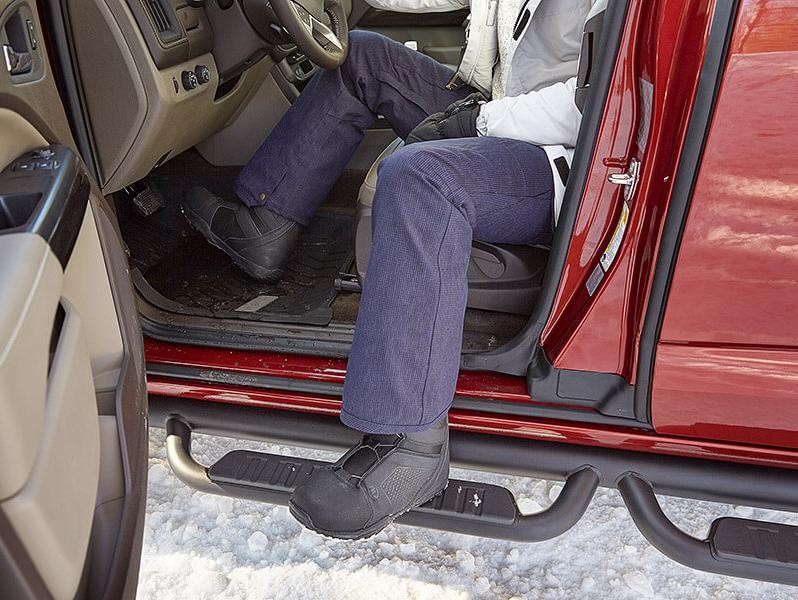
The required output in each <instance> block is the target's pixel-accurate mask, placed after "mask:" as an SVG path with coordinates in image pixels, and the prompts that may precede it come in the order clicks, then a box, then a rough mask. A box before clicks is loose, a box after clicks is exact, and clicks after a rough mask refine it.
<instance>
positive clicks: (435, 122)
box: [405, 92, 485, 144]
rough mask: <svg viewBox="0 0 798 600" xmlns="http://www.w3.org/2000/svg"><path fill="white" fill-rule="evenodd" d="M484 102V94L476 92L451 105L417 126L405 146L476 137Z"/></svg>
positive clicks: (409, 135)
mask: <svg viewBox="0 0 798 600" xmlns="http://www.w3.org/2000/svg"><path fill="white" fill-rule="evenodd" d="M484 101H485V98H484V97H483V96H482V94H480V93H479V92H475V93H473V94H471V95H469V96H466V97H465V98H463V99H462V100H458V101H457V102H454V103H453V104H450V105H449V107H448V108H447V109H446V110H445V111H443V112H439V113H435V114H432V115H430V116H428V117H427V118H426V119H424V120H423V121H421V123H419V124H418V125H416V128H415V129H414V130H413V131H411V132H410V133H409V134H408V136H407V139H406V140H405V144H412V143H413V142H426V141H429V140H442V139H447V138H464V137H476V136H477V117H478V116H479V109H480V107H481V106H482V103H483V102H484Z"/></svg>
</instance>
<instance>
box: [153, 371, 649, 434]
mask: <svg viewBox="0 0 798 600" xmlns="http://www.w3.org/2000/svg"><path fill="white" fill-rule="evenodd" d="M147 375H148V376H150V377H152V376H156V377H169V378H174V379H182V380H188V381H200V382H204V383H218V384H224V385H235V386H240V387H242V388H249V389H252V388H255V389H263V390H278V391H286V392H295V393H305V394H321V395H324V396H334V397H341V396H342V395H343V385H341V384H338V383H328V382H323V381H304V380H297V379H291V378H288V377H274V376H270V375H258V374H252V373H237V372H233V371H225V370H222V369H207V368H200V367H190V366H183V365H165V364H158V363H148V364H147ZM574 404H575V406H574V407H568V406H561V405H555V404H543V403H539V402H538V403H536V404H534V405H532V404H523V403H520V402H509V401H508V402H505V401H500V400H485V399H482V398H472V397H468V396H455V398H454V402H453V403H452V406H453V407H454V408H457V409H462V410H473V411H480V412H484V413H490V414H499V415H515V416H523V417H541V418H547V419H559V420H563V421H576V422H579V423H594V424H597V425H607V426H616V427H629V426H630V425H631V426H633V427H636V428H639V429H649V428H650V426H649V425H648V424H646V423H636V422H633V421H630V419H628V418H626V417H618V416H613V415H612V414H602V413H601V409H602V408H606V407H604V406H594V405H592V404H590V403H587V402H583V403H581V404H579V403H577V402H574Z"/></svg>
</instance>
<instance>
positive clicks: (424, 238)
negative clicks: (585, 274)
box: [236, 31, 553, 433]
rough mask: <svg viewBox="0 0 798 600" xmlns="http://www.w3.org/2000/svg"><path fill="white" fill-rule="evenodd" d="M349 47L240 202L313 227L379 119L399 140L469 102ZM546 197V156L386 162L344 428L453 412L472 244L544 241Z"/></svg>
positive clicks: (512, 150) (430, 79)
mask: <svg viewBox="0 0 798 600" xmlns="http://www.w3.org/2000/svg"><path fill="white" fill-rule="evenodd" d="M349 42H350V46H349V56H348V58H347V60H346V62H345V63H344V64H343V65H342V66H341V67H340V68H338V69H336V70H334V71H323V72H320V73H318V74H317V75H316V76H315V77H314V78H313V80H312V81H311V82H310V83H309V84H308V86H307V88H306V89H305V90H304V91H303V92H302V94H301V95H300V97H299V99H298V100H297V101H296V102H295V103H294V105H293V106H292V107H291V109H289V111H288V112H287V113H286V115H285V116H284V117H283V119H282V120H281V122H280V123H279V124H278V125H277V127H275V129H274V131H273V132H272V133H271V134H270V135H269V137H268V139H267V140H266V141H265V142H264V143H263V145H262V146H261V147H260V149H259V150H258V151H257V153H256V154H255V156H254V157H253V158H252V160H251V161H250V162H249V163H248V164H247V165H246V167H244V169H243V170H242V172H241V174H240V176H239V179H238V181H237V184H236V192H237V193H238V195H239V196H240V198H241V199H242V200H243V201H244V202H246V203H247V204H249V205H250V206H254V205H262V204H265V205H266V206H268V207H269V208H270V209H271V210H273V211H275V212H278V213H280V214H282V215H284V216H287V217H289V218H291V219H294V220H296V221H299V222H300V223H303V224H307V222H308V221H309V220H310V218H311V217H312V216H313V213H314V212H315V211H316V209H317V208H318V207H319V205H321V203H322V202H323V201H324V198H325V196H326V195H327V193H328V192H329V191H330V189H331V188H332V186H333V184H334V183H335V180H336V179H337V178H338V175H339V174H340V173H341V171H342V170H343V168H344V166H345V165H346V163H347V162H348V161H349V158H350V157H351V156H352V154H353V153H354V151H355V149H356V148H357V145H358V143H359V142H360V141H361V139H362V138H363V134H364V130H365V128H366V127H368V126H369V125H370V124H371V123H373V122H374V120H375V119H376V118H377V115H378V114H379V115H383V116H384V117H385V118H386V119H387V121H388V122H389V123H390V125H391V127H393V129H394V130H395V131H396V133H397V134H398V135H400V136H402V137H405V136H406V135H407V134H408V133H409V132H410V131H411V130H412V129H413V128H414V127H415V126H416V125H417V124H418V123H419V122H421V121H422V120H423V119H424V118H425V117H426V116H428V115H429V114H431V113H434V112H438V111H441V110H444V109H445V108H446V107H447V106H448V105H449V104H451V103H452V102H454V101H455V100H458V99H459V98H462V97H464V96H466V95H468V94H469V93H471V92H472V91H473V90H472V89H468V88H466V89H460V90H457V91H450V90H447V89H446V83H447V82H448V81H449V79H450V78H451V76H452V72H451V70H450V69H448V68H447V67H445V66H443V65H441V64H440V63H438V62H436V61H434V60H433V59H431V58H429V57H427V56H425V55H423V54H420V53H419V52H416V51H414V50H410V49H409V48H406V47H405V46H403V45H402V44H399V43H397V42H394V41H391V40H389V39H388V38H386V37H383V36H381V35H378V34H374V33H366V32H360V31H353V32H351V34H350V38H349ZM552 196H553V184H552V172H551V168H550V166H549V162H548V159H547V157H546V154H545V152H544V151H543V150H542V149H540V148H538V147H537V146H534V145H532V144H528V143H525V142H520V141H517V140H510V139H503V138H492V137H480V138H463V139H452V140H440V141H434V142H422V143H417V144H413V145H410V146H408V147H406V148H404V149H402V150H400V151H398V152H396V153H395V154H393V155H392V156H390V157H389V158H388V159H386V160H385V161H383V163H382V165H381V166H380V171H379V179H378V184H377V192H376V196H375V198H374V206H373V213H372V224H373V246H372V249H371V257H370V259H369V272H368V277H367V278H366V282H365V286H364V289H363V295H362V298H361V301H360V308H359V311H358V317H357V324H356V327H355V336H354V341H353V344H352V351H351V353H350V356H349V365H348V368H347V376H346V382H345V385H344V406H343V412H342V414H341V420H342V421H343V422H344V423H345V424H346V425H348V426H350V427H353V428H355V429H358V430H360V431H364V432H368V433H399V432H409V431H419V430H424V429H426V428H428V427H429V426H431V425H432V424H433V423H435V422H436V421H438V420H439V419H440V418H441V417H442V416H443V415H444V414H445V413H446V411H447V410H448V409H449V406H450V404H451V402H452V399H453V397H454V390H455V383H456V380H457V373H458V370H459V364H460V349H461V345H462V334H463V317H464V314H465V308H466V299H467V294H468V284H467V279H466V270H467V267H468V260H469V256H470V251H471V242H472V239H477V240H481V241H485V242H493V243H507V244H548V243H550V241H551V237H552V233H553V232H552V218H551V210H552ZM353 201H354V198H353Z"/></svg>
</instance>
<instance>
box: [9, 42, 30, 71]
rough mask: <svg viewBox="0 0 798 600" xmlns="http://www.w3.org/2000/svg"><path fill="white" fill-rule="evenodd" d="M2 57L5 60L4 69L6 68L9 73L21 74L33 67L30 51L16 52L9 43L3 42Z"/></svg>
mask: <svg viewBox="0 0 798 600" xmlns="http://www.w3.org/2000/svg"><path fill="white" fill-rule="evenodd" d="M3 57H4V58H5V60H6V69H8V73H9V75H22V74H24V73H30V71H31V70H32V69H33V60H32V57H31V53H30V52H16V51H15V50H14V49H13V48H12V47H11V46H10V45H8V44H3Z"/></svg>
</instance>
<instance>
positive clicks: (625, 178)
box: [607, 158, 640, 202]
mask: <svg viewBox="0 0 798 600" xmlns="http://www.w3.org/2000/svg"><path fill="white" fill-rule="evenodd" d="M639 179H640V161H639V160H637V159H636V158H633V159H632V160H631V161H629V168H628V169H627V170H626V172H625V173H613V174H611V175H610V176H608V177H607V181H609V182H610V183H612V184H613V185H622V186H624V187H625V188H626V189H625V190H624V192H623V197H624V200H626V201H627V202H630V201H631V200H632V198H633V197H634V195H635V192H636V191H637V182H638V181H639Z"/></svg>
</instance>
